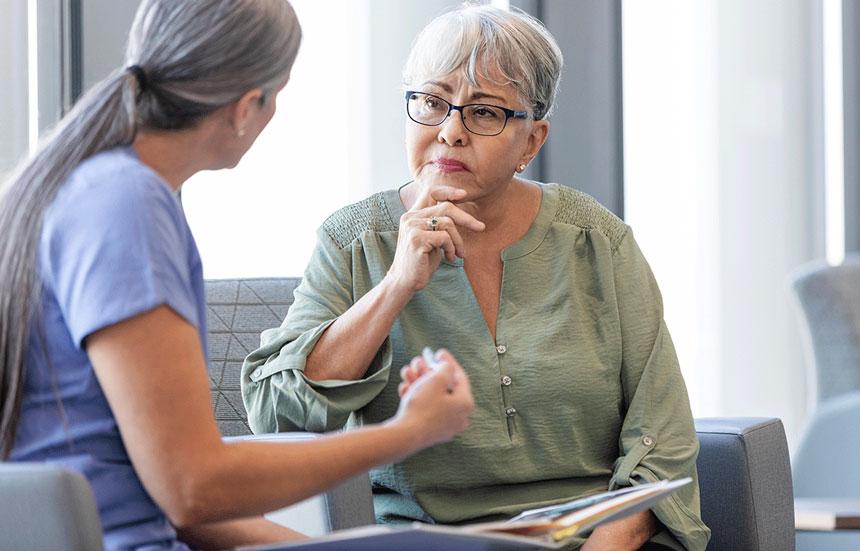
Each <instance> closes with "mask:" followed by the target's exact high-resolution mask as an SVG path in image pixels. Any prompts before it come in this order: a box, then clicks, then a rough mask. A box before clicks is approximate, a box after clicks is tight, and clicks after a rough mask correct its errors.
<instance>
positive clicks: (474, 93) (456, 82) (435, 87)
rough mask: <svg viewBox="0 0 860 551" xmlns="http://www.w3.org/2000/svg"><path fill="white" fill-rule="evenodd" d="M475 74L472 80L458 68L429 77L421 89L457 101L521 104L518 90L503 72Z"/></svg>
mask: <svg viewBox="0 0 860 551" xmlns="http://www.w3.org/2000/svg"><path fill="white" fill-rule="evenodd" d="M496 72H497V73H498V74H496V75H493V74H490V75H487V76H483V75H480V74H476V75H475V82H472V81H471V80H470V79H469V77H468V75H467V74H466V71H464V70H462V69H458V70H455V71H452V72H450V73H448V74H446V75H441V76H435V77H429V78H427V79H426V80H424V81H423V82H422V83H421V89H422V90H424V91H427V92H433V93H437V94H440V95H442V96H444V97H446V98H449V99H452V100H456V101H472V100H474V101H478V100H494V101H496V102H504V103H507V104H519V103H520V101H519V97H518V94H517V90H516V89H515V88H514V86H513V84H512V83H510V82H507V81H506V79H505V78H504V77H502V76H501V73H499V72H498V71H496Z"/></svg>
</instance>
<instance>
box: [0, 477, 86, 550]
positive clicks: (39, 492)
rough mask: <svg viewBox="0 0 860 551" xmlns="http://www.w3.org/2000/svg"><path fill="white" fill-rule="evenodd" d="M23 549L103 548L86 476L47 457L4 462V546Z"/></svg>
mask: <svg viewBox="0 0 860 551" xmlns="http://www.w3.org/2000/svg"><path fill="white" fill-rule="evenodd" d="M18 549H64V550H66V551H100V550H101V549H102V526H101V520H100V519H99V512H98V509H97V508H96V500H95V497H93V492H92V490H91V489H90V485H89V483H88V482H87V480H86V478H84V477H83V476H82V475H80V474H78V473H74V472H71V471H67V470H65V469H63V468H61V467H58V466H56V465H51V464H47V463H0V551H7V550H9V551H12V550H18Z"/></svg>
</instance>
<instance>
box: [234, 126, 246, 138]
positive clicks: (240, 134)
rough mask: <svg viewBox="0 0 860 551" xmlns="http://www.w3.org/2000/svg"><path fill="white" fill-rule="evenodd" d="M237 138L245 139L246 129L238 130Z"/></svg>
mask: <svg viewBox="0 0 860 551" xmlns="http://www.w3.org/2000/svg"><path fill="white" fill-rule="evenodd" d="M236 136H237V137H239V138H242V137H244V136H245V129H244V128H240V129H239V130H237V131H236Z"/></svg>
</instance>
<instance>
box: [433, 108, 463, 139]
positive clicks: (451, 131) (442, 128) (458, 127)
mask: <svg viewBox="0 0 860 551" xmlns="http://www.w3.org/2000/svg"><path fill="white" fill-rule="evenodd" d="M438 139H439V143H447V144H448V145H465V144H466V143H467V142H468V139H469V131H468V130H466V126H465V125H464V124H463V112H462V111H460V110H458V109H452V110H451V112H450V113H448V118H446V119H445V120H444V121H442V124H440V125H439V136H438Z"/></svg>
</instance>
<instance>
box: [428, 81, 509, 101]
mask: <svg viewBox="0 0 860 551" xmlns="http://www.w3.org/2000/svg"><path fill="white" fill-rule="evenodd" d="M424 86H435V87H437V88H441V89H442V90H443V91H444V92H445V93H448V94H453V93H454V89H453V88H451V86H450V85H448V84H446V83H444V82H439V81H438V80H428V81H427V82H425V83H424ZM479 99H495V100H499V101H500V102H502V103H504V102H506V101H507V100H506V99H505V98H503V97H501V96H496V95H493V94H487V93H486V92H481V91H476V92H473V93H472V95H471V96H469V101H474V100H479Z"/></svg>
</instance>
